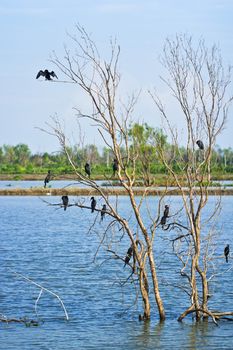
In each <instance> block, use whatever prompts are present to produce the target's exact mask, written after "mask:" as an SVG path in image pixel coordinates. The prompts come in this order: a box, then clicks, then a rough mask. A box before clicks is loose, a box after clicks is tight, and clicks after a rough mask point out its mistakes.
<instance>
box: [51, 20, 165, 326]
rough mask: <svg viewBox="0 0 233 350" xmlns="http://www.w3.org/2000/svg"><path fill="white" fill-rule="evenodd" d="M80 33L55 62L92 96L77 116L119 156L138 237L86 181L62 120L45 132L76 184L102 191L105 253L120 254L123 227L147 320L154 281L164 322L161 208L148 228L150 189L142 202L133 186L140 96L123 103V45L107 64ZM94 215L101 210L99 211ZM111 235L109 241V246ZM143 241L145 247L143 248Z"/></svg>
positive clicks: (112, 204) (119, 173)
mask: <svg viewBox="0 0 233 350" xmlns="http://www.w3.org/2000/svg"><path fill="white" fill-rule="evenodd" d="M76 29H77V35H76V36H70V39H71V41H72V43H73V44H74V45H75V49H74V50H73V52H72V51H71V50H69V49H67V48H65V57H64V59H60V58H58V57H57V56H56V55H55V54H54V56H53V58H52V62H53V63H54V64H55V65H56V66H57V67H58V68H59V69H60V71H61V72H63V74H64V75H65V76H66V79H68V81H71V82H73V83H75V84H77V87H78V88H80V89H81V90H82V91H83V92H84V93H85V94H86V96H87V97H88V98H89V101H90V104H91V106H92V112H91V113H90V112H88V113H83V112H81V111H80V108H79V107H75V111H76V113H77V117H78V118H84V119H87V120H89V121H91V123H92V124H94V126H95V127H96V128H97V129H98V132H99V135H100V137H101V138H102V140H103V142H104V144H105V145H106V147H107V148H108V149H109V150H110V151H111V153H112V154H113V155H114V159H115V162H116V163H117V165H118V169H117V171H116V177H117V179H118V181H119V183H120V184H121V186H122V187H123V188H124V189H125V190H126V192H127V195H128V198H129V200H130V207H131V211H132V214H131V215H133V217H134V218H135V220H136V223H137V226H138V232H137V235H135V234H134V226H133V225H132V226H131V225H130V223H129V220H127V218H125V217H124V216H123V215H122V214H121V212H120V210H119V209H118V201H117V198H116V199H115V202H114V201H113V200H112V199H110V198H109V197H108V195H107V194H106V192H105V191H104V190H103V188H101V187H100V186H98V185H97V184H96V182H95V181H94V180H93V179H92V178H91V177H87V176H86V175H85V173H84V172H82V171H81V170H80V169H77V167H76V166H75V163H74V162H73V160H72V157H71V156H70V154H69V147H68V140H67V138H66V135H65V133H64V129H63V128H62V127H61V124H60V122H59V120H58V119H57V118H53V119H52V123H48V124H47V127H48V128H49V131H48V129H47V130H46V132H49V133H50V134H52V135H54V136H56V137H57V138H58V140H59V142H60V145H61V146H62V148H63V150H64V152H65V153H66V156H67V158H68V160H69V162H70V164H71V165H72V168H73V170H74V173H75V174H76V176H77V180H78V181H79V182H81V183H83V184H85V185H87V186H89V188H90V190H92V189H94V190H96V191H98V194H99V196H100V197H101V198H102V200H103V201H104V203H105V205H106V210H105V215H107V216H108V217H110V218H111V220H110V219H109V220H110V223H108V226H107V228H105V232H104V233H103V235H102V237H101V238H100V243H101V247H103V246H104V243H105V244H106V245H105V248H106V250H107V251H108V252H109V253H110V254H113V256H114V257H116V254H118V253H117V252H116V251H115V250H114V249H112V247H111V244H112V241H111V240H109V235H107V232H108V234H109V232H110V230H111V229H112V228H113V227H116V226H117V227H119V226H120V229H118V230H116V232H118V235H119V236H121V235H122V232H124V240H126V237H127V241H128V242H129V243H128V246H129V247H131V248H132V251H133V263H132V269H133V271H134V273H137V275H138V280H139V286H140V294H141V297H142V301H143V309H144V312H143V316H142V318H143V319H149V318H150V315H151V302H150V298H149V283H150V282H149V281H150V280H152V288H150V290H151V291H153V295H154V298H155V301H156V305H157V309H158V313H159V318H160V320H161V321H162V320H164V319H165V311H164V306H163V301H162V298H161V296H160V291H159V281H158V277H157V270H156V262H155V256H154V252H153V242H154V239H155V233H156V228H157V226H158V224H159V222H160V219H159V215H160V207H158V210H157V213H154V212H150V208H149V207H148V208H147V212H148V216H149V217H150V218H151V225H149V229H148V228H147V227H148V225H147V224H146V221H145V218H144V217H143V215H142V203H143V201H144V200H145V199H146V197H147V188H145V191H144V195H143V196H142V197H141V200H140V202H139V204H138V203H137V200H136V195H135V192H134V187H133V185H134V183H135V179H136V161H137V154H136V153H135V152H134V151H133V148H132V147H130V139H129V132H128V131H129V125H130V122H131V119H132V115H133V111H134V106H135V104H136V103H137V101H138V95H132V96H131V97H130V98H129V100H128V102H127V103H121V102H120V98H119V95H118V87H119V84H120V74H119V71H118V61H119V55H120V47H119V46H118V45H117V43H116V41H114V40H112V41H111V42H110V57H109V58H108V59H107V60H105V59H103V58H102V57H101V55H100V53H99V51H98V49H97V46H96V44H95V42H94V41H93V40H92V38H91V37H90V36H89V34H88V33H87V32H86V30H85V29H84V28H82V27H81V26H79V25H77V27H76ZM94 126H93V127H94ZM90 193H91V191H90ZM160 203H161V202H160ZM76 205H77V206H79V207H80V208H81V207H82V208H83V209H86V210H87V209H89V208H86V205H83V203H80V202H77V203H76ZM95 211H96V212H97V209H95ZM96 223H97V221H96ZM107 237H108V243H106V239H107ZM119 239H120V238H119V237H118V240H119ZM139 241H140V244H138V242H139ZM109 242H110V243H109ZM112 252H114V253H112ZM118 255H119V254H118ZM119 256H120V255H119ZM120 260H121V259H120ZM129 266H130V265H129ZM148 270H149V273H150V274H151V279H149V278H148Z"/></svg>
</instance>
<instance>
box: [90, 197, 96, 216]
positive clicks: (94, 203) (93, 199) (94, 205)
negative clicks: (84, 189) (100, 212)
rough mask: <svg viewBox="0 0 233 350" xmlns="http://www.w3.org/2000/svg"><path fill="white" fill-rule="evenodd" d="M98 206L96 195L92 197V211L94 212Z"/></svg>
mask: <svg viewBox="0 0 233 350" xmlns="http://www.w3.org/2000/svg"><path fill="white" fill-rule="evenodd" d="M95 207H96V200H95V198H94V197H91V212H92V213H94V211H95Z"/></svg>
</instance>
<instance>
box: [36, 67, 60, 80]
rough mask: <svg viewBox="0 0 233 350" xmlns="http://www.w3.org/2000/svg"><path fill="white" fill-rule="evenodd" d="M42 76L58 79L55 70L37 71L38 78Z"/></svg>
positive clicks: (46, 78)
mask: <svg viewBox="0 0 233 350" xmlns="http://www.w3.org/2000/svg"><path fill="white" fill-rule="evenodd" d="M40 76H42V77H45V80H53V79H52V78H51V77H53V78H57V79H58V77H57V76H56V74H55V73H54V71H52V72H49V71H48V69H45V70H40V71H39V72H38V73H37V76H36V79H38V78H39V77H40Z"/></svg>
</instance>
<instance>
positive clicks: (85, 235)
mask: <svg viewBox="0 0 233 350" xmlns="http://www.w3.org/2000/svg"><path fill="white" fill-rule="evenodd" d="M69 199H70V203H71V204H72V203H75V202H78V201H80V200H81V201H83V202H84V203H85V204H89V203H90V198H87V197H82V198H81V199H80V198H77V197H70V198H69ZM139 200H140V198H138V201H139ZM168 200H169V205H170V208H171V211H172V212H173V213H175V212H176V210H177V209H178V208H179V207H180V204H181V199H180V197H172V198H170V199H168ZM215 201H216V198H215V197H210V200H209V204H208V206H207V208H206V211H205V214H203V220H205V216H206V218H207V217H208V211H210V210H211V209H212V208H213V206H214V203H215ZM60 202H61V199H60V198H59V197H49V198H48V197H44V198H38V197H28V196H27V197H23V196H22V197H20V196H9V197H8V196H6V197H4V196H2V197H0V206H1V216H0V217H1V226H0V227H1V233H0V234H1V244H0V276H1V277H0V278H1V283H0V314H2V315H6V316H7V317H8V318H11V317H12V318H20V317H27V318H28V319H37V315H36V313H35V302H36V300H37V298H38V295H39V292H40V288H38V287H36V286H34V285H33V284H30V283H28V282H26V281H25V280H24V279H22V278H20V277H19V276H16V275H15V274H14V271H15V272H17V273H20V274H23V275H24V276H27V277H28V278H30V279H31V280H33V281H35V282H37V283H38V284H40V285H42V286H43V287H45V288H48V289H49V290H51V291H52V292H54V293H56V294H58V295H59V296H60V298H61V299H62V301H63V302H64V305H65V307H66V310H67V312H68V314H69V321H66V320H65V317H64V316H65V315H64V311H63V309H62V308H61V305H60V303H59V301H58V300H57V299H56V298H54V297H53V296H52V295H50V294H48V293H45V292H43V293H42V295H41V298H40V300H39V302H38V304H37V312H38V317H39V326H38V327H33V326H31V327H26V326H25V325H23V324H17V323H9V324H5V323H0V349H10V350H11V349H12V350H13V349H14V350H18V349H19V350H34V349H36V350H37V349H38V350H39V349H40V350H47V349H49V350H55V349H58V350H60V349H62V350H64V349H69V350H73V349H74V350H76V349H124V348H126V349H128V350H131V349H132V350H133V349H135V350H140V349H171V348H174V349H229V348H232V347H233V338H232V335H233V323H232V322H230V321H221V322H220V323H219V327H216V326H215V325H214V324H213V322H204V323H203V322H202V323H200V324H195V322H193V321H192V318H191V316H190V317H188V318H187V319H185V321H184V322H183V323H178V322H177V317H178V316H179V314H180V313H181V312H182V311H184V309H185V308H186V307H187V306H188V305H189V299H188V296H187V295H186V294H185V293H183V292H182V290H181V289H178V288H176V287H175V286H177V285H179V284H180V285H182V283H183V280H182V279H180V278H181V277H180V274H179V271H180V265H179V262H178V261H177V259H176V257H175V256H174V254H172V247H171V242H170V241H169V240H170V239H171V238H172V237H173V236H172V235H173V234H175V233H172V232H166V231H162V230H161V229H158V233H157V236H156V238H155V247H154V249H155V255H156V257H157V258H156V260H157V263H158V264H157V265H158V276H159V280H160V288H161V295H162V297H163V300H164V305H165V310H166V315H167V319H166V321H165V322H164V323H163V324H160V323H159V321H158V314H157V312H156V311H155V310H156V309H155V305H154V302H153V300H152V310H153V311H152V319H151V321H150V322H146V323H144V322H139V321H138V315H139V313H141V312H142V305H141V301H140V298H138V299H137V300H135V288H136V285H134V284H133V283H131V284H129V283H128V284H124V283H122V282H123V281H125V280H126V279H127V277H128V276H129V275H130V268H129V267H128V266H126V267H124V264H123V262H122V261H121V260H119V259H118V260H117V259H110V257H112V256H111V255H109V254H108V253H106V250H105V249H102V248H101V247H100V249H98V247H99V243H100V240H101V239H103V235H104V238H105V239H104V244H105V248H107V247H108V248H109V249H112V250H113V249H114V250H117V253H118V254H119V255H120V256H122V257H124V255H125V252H126V251H127V248H128V246H129V241H128V238H127V236H126V235H125V236H124V235H123V236H122V232H121V231H119V230H120V228H116V229H113V231H112V232H111V235H109V234H105V230H106V228H107V226H108V224H109V223H110V220H111V218H109V217H106V218H105V220H104V221H103V222H100V218H99V217H98V216H96V214H95V213H94V214H91V213H90V211H88V210H81V209H79V208H77V207H75V206H72V207H69V208H68V209H67V210H66V211H64V210H63V208H61V207H60V206H59V205H55V206H52V205H49V204H59V203H60ZM97 203H98V204H97V205H98V206H99V207H101V206H102V204H103V203H102V200H101V199H100V198H97ZM112 203H114V198H112ZM157 203H158V199H157V198H155V197H149V198H148V201H147V205H146V206H144V207H143V208H142V214H143V216H144V217H145V220H147V219H146V218H147V216H148V213H147V210H146V208H148V207H150V208H151V212H152V214H153V215H155V214H156V208H157ZM118 207H119V211H120V212H121V213H122V214H123V215H124V217H127V218H128V219H129V222H130V225H133V226H134V227H135V232H136V231H137V229H138V227H137V225H136V223H135V222H134V218H133V216H132V215H131V212H130V205H129V200H128V198H127V197H120V198H119V202H118ZM232 207H233V197H232V196H227V197H224V198H223V199H222V212H221V215H220V217H219V220H218V221H217V222H216V223H215V225H214V228H215V230H216V237H214V242H213V246H214V248H215V251H214V255H213V257H214V258H213V259H216V260H213V261H216V262H215V263H213V264H212V265H213V270H214V269H215V268H217V266H218V271H217V272H218V273H219V275H218V276H217V277H218V278H217V280H216V281H215V282H214V283H213V284H212V285H211V292H212V293H213V297H212V298H211V299H210V306H211V307H212V308H214V309H220V310H226V311H232V310H233V303H232V301H233V289H232V280H233V279H232V270H231V269H230V266H231V258H230V263H229V264H228V265H227V266H226V263H225V260H224V258H223V249H224V246H225V244H226V243H229V244H230V246H231V247H232V249H233V238H232V231H233V230H232V229H233V216H232ZM181 219H182V215H181ZM94 223H95V225H93V224H94ZM148 225H149V220H148ZM208 228H209V226H208V224H207V228H203V232H204V234H206V235H207V234H208ZM205 230H206V232H205ZM218 232H219V233H218ZM217 233H218V234H217ZM119 237H121V241H119ZM226 270H229V271H228V272H226ZM212 272H213V271H212V270H211V271H210V274H211V273H212Z"/></svg>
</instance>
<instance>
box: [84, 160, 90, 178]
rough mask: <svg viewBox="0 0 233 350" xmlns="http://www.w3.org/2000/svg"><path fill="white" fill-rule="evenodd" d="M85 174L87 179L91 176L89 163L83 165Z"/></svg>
mask: <svg viewBox="0 0 233 350" xmlns="http://www.w3.org/2000/svg"><path fill="white" fill-rule="evenodd" d="M85 172H86V174H87V175H88V176H89V177H90V176H91V167H90V164H89V163H86V164H85Z"/></svg>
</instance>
